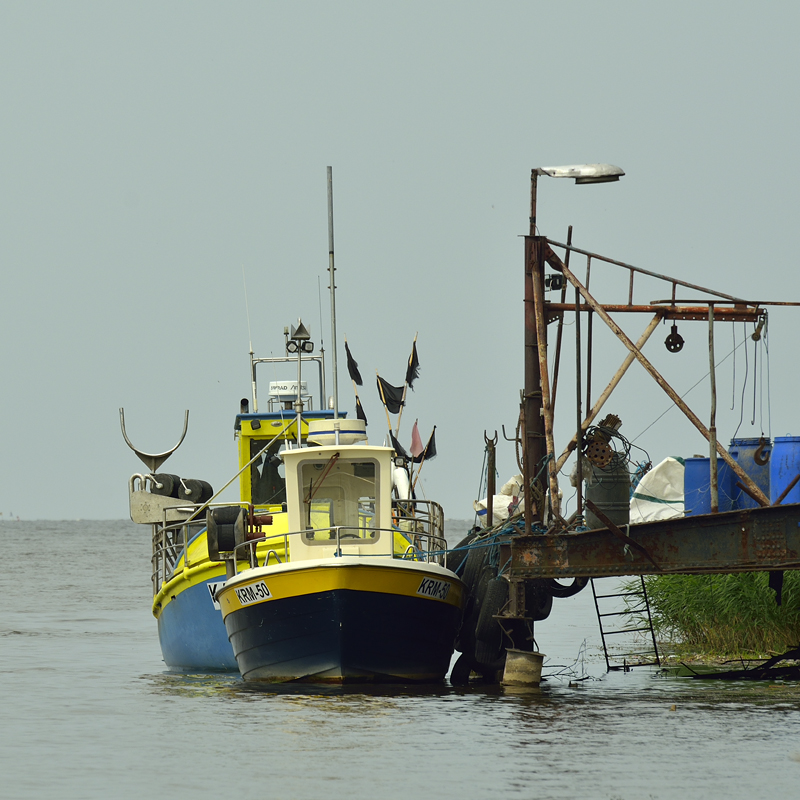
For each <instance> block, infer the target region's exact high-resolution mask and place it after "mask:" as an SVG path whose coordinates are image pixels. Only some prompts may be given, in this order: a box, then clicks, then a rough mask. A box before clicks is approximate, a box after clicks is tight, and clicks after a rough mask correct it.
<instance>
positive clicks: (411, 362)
mask: <svg viewBox="0 0 800 800" xmlns="http://www.w3.org/2000/svg"><path fill="white" fill-rule="evenodd" d="M417 378H419V358H417V342H416V340H414V344H413V346H412V348H411V356H410V357H409V359H408V369H407V370H406V383H407V384H408V385H409V386H410V387H411V388H412V389H413V388H414V381H415V380H416V379H417Z"/></svg>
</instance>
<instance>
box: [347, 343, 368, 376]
mask: <svg viewBox="0 0 800 800" xmlns="http://www.w3.org/2000/svg"><path fill="white" fill-rule="evenodd" d="M344 350H345V352H346V353H347V371H348V372H349V373H350V380H351V381H353V382H354V383H355V385H356V386H363V385H364V381H362V380H361V373H360V372H359V371H358V363H357V362H356V360H355V359H354V358H353V356H352V354H351V353H350V348H349V347H348V346H347V340H345V343H344Z"/></svg>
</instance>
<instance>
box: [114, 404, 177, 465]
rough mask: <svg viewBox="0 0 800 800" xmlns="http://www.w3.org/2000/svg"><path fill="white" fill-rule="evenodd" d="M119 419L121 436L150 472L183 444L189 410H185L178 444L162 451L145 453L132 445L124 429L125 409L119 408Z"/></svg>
mask: <svg viewBox="0 0 800 800" xmlns="http://www.w3.org/2000/svg"><path fill="white" fill-rule="evenodd" d="M119 421H120V424H121V425H122V438H123V439H125V444H127V445H128V447H130V449H131V450H133V452H134V453H136V455H137V456H139V458H140V460H141V461H142V463H143V464H144V465H145V466H146V467H147V468H148V469H149V470H150V472H156V470H158V468H159V467H160V466H161V465H162V464H163V463H164V462H165V461H166V460H167V459H168V458H169V457H170V456H171V455H172V454H173V453H174V452H175V451H176V450H177V449H178V448H179V447H180V446H181V445H182V444H183V440H184V439H185V438H186V431H187V430H189V410H188V409H187V410H186V414H185V416H184V418H183V433H182V434H181V438H180V440H179V441H178V444H176V445H175V447H173V448H172V449H170V450H165V451H164V452H163V453H145V452H144V451H142V450H139V449H138V448H136V447H134V446H133V444H131V440H130V439H129V438H128V434H127V432H126V431H125V409H124V408H120V410H119Z"/></svg>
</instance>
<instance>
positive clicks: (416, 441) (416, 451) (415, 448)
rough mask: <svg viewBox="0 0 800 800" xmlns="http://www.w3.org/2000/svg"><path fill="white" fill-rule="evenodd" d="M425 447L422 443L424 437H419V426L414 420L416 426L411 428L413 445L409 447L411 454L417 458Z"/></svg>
mask: <svg viewBox="0 0 800 800" xmlns="http://www.w3.org/2000/svg"><path fill="white" fill-rule="evenodd" d="M424 449H425V448H424V447H423V445H422V439H420V437H419V428H417V422H416V420H415V421H414V427H413V428H412V429H411V447H410V448H409V450H410V452H411V455H412V456H414V458H416V457H417V456H419V455H420V454H421V453H422V451H423V450H424Z"/></svg>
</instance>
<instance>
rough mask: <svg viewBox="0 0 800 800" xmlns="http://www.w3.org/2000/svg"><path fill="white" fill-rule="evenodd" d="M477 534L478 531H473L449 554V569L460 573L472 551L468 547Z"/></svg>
mask: <svg viewBox="0 0 800 800" xmlns="http://www.w3.org/2000/svg"><path fill="white" fill-rule="evenodd" d="M477 535H478V531H471V532H470V533H468V534H467V535H466V536H465V537H464V538H463V539H462V540H461V541H460V542H459V543H458V544H457V545H456V546H455V547H454V548H453V549H452V550H451V551H450V552H449V553H448V554H447V569H449V570H451V571H452V572H455V573H456V574H458V570H459V569H460V568H461V566H462V565H463V564H464V562H465V561H466V559H467V556H468V555H469V554H470V552H471V550H468V549H467V548H468V546H469V545H470V543H471V542H472V540H473V539H474V538H475V537H476V536H477Z"/></svg>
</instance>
